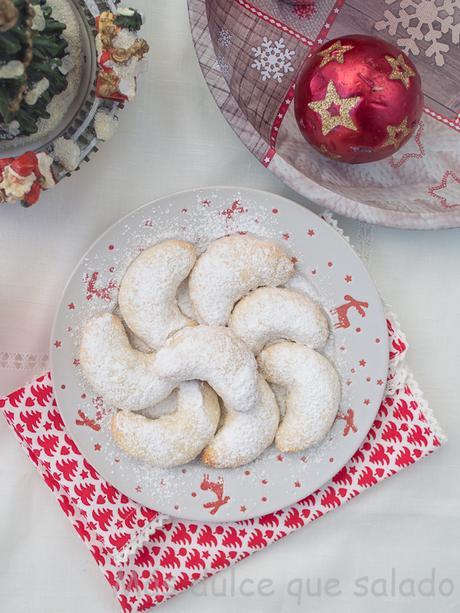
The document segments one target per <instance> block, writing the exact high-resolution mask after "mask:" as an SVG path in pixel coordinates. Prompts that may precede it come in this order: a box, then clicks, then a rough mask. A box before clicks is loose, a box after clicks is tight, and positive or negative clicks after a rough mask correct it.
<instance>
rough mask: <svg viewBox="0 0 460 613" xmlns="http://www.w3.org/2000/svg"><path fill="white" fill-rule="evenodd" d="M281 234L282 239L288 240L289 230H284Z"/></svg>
mask: <svg viewBox="0 0 460 613" xmlns="http://www.w3.org/2000/svg"><path fill="white" fill-rule="evenodd" d="M282 236H283V240H285V241H288V240H289V232H284V233H283V234H282Z"/></svg>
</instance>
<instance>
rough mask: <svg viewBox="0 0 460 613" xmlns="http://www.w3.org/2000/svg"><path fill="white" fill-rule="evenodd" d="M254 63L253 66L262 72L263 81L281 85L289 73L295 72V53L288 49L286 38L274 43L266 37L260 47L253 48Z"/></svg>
mask: <svg viewBox="0 0 460 613" xmlns="http://www.w3.org/2000/svg"><path fill="white" fill-rule="evenodd" d="M252 52H253V54H254V58H255V59H254V62H253V63H252V64H251V66H252V68H255V69H256V70H258V71H259V72H260V75H261V78H262V81H266V80H267V79H274V80H275V81H278V83H281V81H282V80H283V77H284V76H285V75H286V74H288V73H289V72H294V67H293V66H292V63H291V60H292V58H293V57H294V55H295V51H291V50H289V49H288V48H287V47H286V44H285V42H284V38H280V39H278V40H275V41H272V40H269V39H268V38H267V37H266V36H264V38H263V41H262V42H261V44H260V45H259V46H258V47H253V48H252Z"/></svg>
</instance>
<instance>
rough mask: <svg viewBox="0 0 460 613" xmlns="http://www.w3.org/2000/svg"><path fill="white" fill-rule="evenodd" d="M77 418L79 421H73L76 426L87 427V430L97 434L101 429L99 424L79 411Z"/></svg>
mask: <svg viewBox="0 0 460 613" xmlns="http://www.w3.org/2000/svg"><path fill="white" fill-rule="evenodd" d="M78 417H79V419H76V420H75V423H76V425H77V426H88V428H91V430H94V431H95V432H99V430H100V429H101V426H100V424H98V423H97V422H96V420H94V419H91V418H89V417H88V416H87V415H86V413H85V412H84V411H82V410H81V409H78Z"/></svg>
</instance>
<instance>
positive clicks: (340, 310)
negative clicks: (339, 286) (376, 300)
mask: <svg viewBox="0 0 460 613" xmlns="http://www.w3.org/2000/svg"><path fill="white" fill-rule="evenodd" d="M343 299H344V300H345V301H346V302H345V303H344V304H342V305H340V306H338V307H336V308H335V309H333V311H332V314H333V315H337V317H338V321H337V322H336V323H335V324H334V328H336V329H338V328H344V329H346V328H349V327H350V326H351V323H350V320H349V318H348V311H349V310H350V309H354V310H356V311H357V312H358V313H359V315H361V317H366V309H367V308H369V303H368V302H364V301H362V300H356V299H355V298H353V297H352V296H350V294H345V296H344V297H343Z"/></svg>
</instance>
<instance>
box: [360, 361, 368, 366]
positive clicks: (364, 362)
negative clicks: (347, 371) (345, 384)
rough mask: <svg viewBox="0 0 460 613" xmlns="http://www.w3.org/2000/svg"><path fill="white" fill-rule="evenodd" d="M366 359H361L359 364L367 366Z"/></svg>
mask: <svg viewBox="0 0 460 613" xmlns="http://www.w3.org/2000/svg"><path fill="white" fill-rule="evenodd" d="M366 363H367V362H366V360H359V365H360V366H362V367H363V368H364V366H366Z"/></svg>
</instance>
